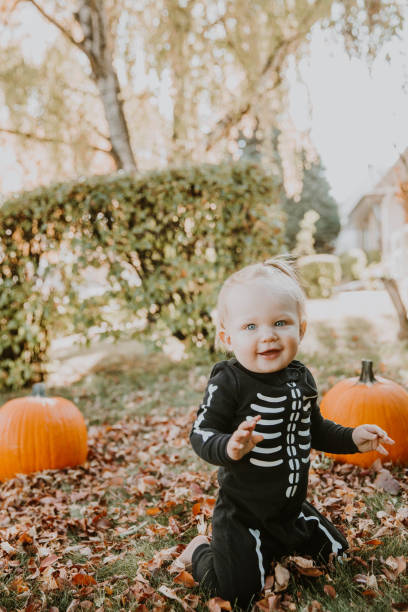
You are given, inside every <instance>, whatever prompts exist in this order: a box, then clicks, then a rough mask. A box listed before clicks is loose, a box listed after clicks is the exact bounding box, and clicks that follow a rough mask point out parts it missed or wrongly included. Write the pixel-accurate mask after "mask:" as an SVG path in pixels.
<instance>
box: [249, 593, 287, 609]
mask: <svg viewBox="0 0 408 612" xmlns="http://www.w3.org/2000/svg"><path fill="white" fill-rule="evenodd" d="M281 601H282V595H278V594H276V593H273V594H272V595H269V596H268V597H264V599H261V600H259V601H257V602H256V606H255V610H260V612H273V610H282V608H281Z"/></svg>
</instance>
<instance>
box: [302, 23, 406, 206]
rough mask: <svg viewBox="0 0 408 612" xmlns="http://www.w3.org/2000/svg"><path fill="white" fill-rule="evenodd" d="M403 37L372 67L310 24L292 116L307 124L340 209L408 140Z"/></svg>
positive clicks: (366, 186)
mask: <svg viewBox="0 0 408 612" xmlns="http://www.w3.org/2000/svg"><path fill="white" fill-rule="evenodd" d="M407 43H408V33H407V32H405V33H404V37H403V40H401V41H394V42H393V44H389V45H388V46H387V48H386V49H385V50H384V52H383V53H382V54H381V56H380V57H379V58H378V59H377V60H376V61H375V62H374V65H373V67H372V71H371V73H370V70H369V68H368V66H367V63H366V62H365V61H363V60H358V59H356V58H353V59H350V58H349V57H348V55H347V54H346V52H345V51H344V48H343V45H342V44H341V42H339V41H338V40H337V41H336V40H335V39H334V38H333V37H332V36H330V34H327V33H323V32H321V30H320V29H318V28H316V29H315V30H314V32H313V36H312V41H311V53H310V57H309V58H305V59H304V60H302V63H301V69H300V73H301V76H302V79H303V81H304V84H301V83H299V82H297V84H295V83H294V85H293V89H292V95H291V107H292V114H293V115H294V119H295V122H296V125H297V126H298V127H299V128H300V129H307V128H309V129H310V130H311V139H312V141H313V143H314V145H315V147H316V149H317V152H318V153H319V154H320V156H321V159H322V162H323V165H324V166H325V167H326V177H327V179H328V181H329V183H330V185H331V191H332V194H333V196H334V197H335V198H336V199H337V201H338V202H339V204H341V205H342V209H343V210H347V209H349V208H350V207H351V206H352V204H353V203H355V202H356V200H357V199H358V197H359V196H360V195H362V194H363V193H364V192H366V191H367V190H368V189H370V188H371V187H372V186H373V185H374V184H375V183H376V182H377V181H378V180H379V179H380V178H381V176H382V175H383V174H385V172H386V171H387V170H388V168H389V167H390V166H392V165H393V163H394V162H395V161H396V159H397V158H398V156H399V154H400V153H402V152H403V151H404V149H405V148H406V147H407V146H408V91H407V86H408V56H407V54H406V49H408V44H407ZM387 52H388V54H389V56H390V57H391V61H390V62H387V61H386V59H385V55H386V53H387ZM404 88H405V90H404Z"/></svg>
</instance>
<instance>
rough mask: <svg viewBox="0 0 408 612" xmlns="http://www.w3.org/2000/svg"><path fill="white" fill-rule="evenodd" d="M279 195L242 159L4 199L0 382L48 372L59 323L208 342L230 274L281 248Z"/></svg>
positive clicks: (0, 256)
mask: <svg viewBox="0 0 408 612" xmlns="http://www.w3.org/2000/svg"><path fill="white" fill-rule="evenodd" d="M278 193H279V185H278V184H277V182H276V181H275V179H274V178H273V177H272V176H270V175H268V174H266V173H265V171H264V170H263V169H262V167H261V166H259V165H256V164H248V163H247V164H243V163H239V164H225V165H221V166H211V165H202V166H197V167H184V168H175V169H168V170H164V171H161V172H152V173H148V174H146V175H143V176H138V175H127V174H120V173H119V174H117V175H112V176H99V177H92V178H88V179H83V180H80V181H77V182H72V183H64V184H57V185H53V186H51V187H49V188H42V189H37V190H35V191H32V192H27V193H23V194H21V195H19V196H18V197H15V198H13V199H11V200H9V201H7V202H5V203H4V204H3V206H2V207H1V208H0V224H1V227H2V233H1V236H0V274H1V275H0V287H1V289H2V291H1V293H0V296H1V297H0V309H1V310H0V312H1V314H0V319H1V330H2V331H1V335H0V364H1V366H2V373H1V375H0V386H7V387H16V386H20V385H22V384H25V383H31V382H33V381H35V380H38V379H39V378H41V377H42V375H43V373H44V363H45V362H46V357H47V349H48V346H49V342H50V338H51V335H52V331H53V330H54V329H57V328H58V329H59V330H61V326H62V321H64V322H68V323H69V325H70V329H69V331H70V332H73V331H75V332H79V333H82V334H84V335H85V336H89V333H90V332H91V331H92V330H95V328H97V329H98V330H99V331H102V332H103V334H104V335H119V334H120V333H121V332H122V331H123V330H124V329H126V328H128V327H129V326H131V327H132V329H140V327H141V326H143V325H145V326H147V329H146V332H147V333H148V334H149V335H150V336H151V337H153V338H154V339H155V342H156V343H157V344H160V342H161V341H162V338H163V336H166V335H169V334H173V335H174V336H176V337H177V338H179V339H181V340H185V341H186V342H191V343H193V344H195V345H201V346H207V347H210V346H212V333H213V323H212V320H211V309H212V308H213V306H214V303H215V293H216V292H217V289H218V287H219V285H220V284H221V282H222V281H223V279H224V278H225V276H226V275H227V274H229V273H230V272H231V271H233V270H234V269H236V268H237V267H239V266H242V265H244V264H245V263H247V262H252V261H255V260H260V259H263V258H266V257H270V256H271V255H273V254H276V253H277V252H279V251H280V250H281V247H282V244H283V231H284V216H283V213H282V211H281V210H280V208H279V206H277V205H276V204H274V203H276V202H277V200H278V197H279V196H278ZM97 275H100V276H101V277H102V281H101V283H100V284H99V285H98V286H95V283H93V286H92V287H89V285H87V281H86V278H88V279H89V276H91V278H92V277H96V276H97ZM91 289H92V290H91ZM153 332H154V333H153Z"/></svg>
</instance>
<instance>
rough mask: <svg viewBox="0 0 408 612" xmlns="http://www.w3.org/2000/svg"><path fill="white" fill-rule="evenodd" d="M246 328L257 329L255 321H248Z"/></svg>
mask: <svg viewBox="0 0 408 612" xmlns="http://www.w3.org/2000/svg"><path fill="white" fill-rule="evenodd" d="M245 329H249V330H253V329H256V325H255V323H248V325H247V326H246V328H245Z"/></svg>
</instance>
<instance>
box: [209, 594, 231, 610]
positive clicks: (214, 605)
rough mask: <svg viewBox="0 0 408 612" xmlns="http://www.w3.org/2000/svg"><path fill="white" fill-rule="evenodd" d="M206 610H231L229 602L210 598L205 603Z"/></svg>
mask: <svg viewBox="0 0 408 612" xmlns="http://www.w3.org/2000/svg"><path fill="white" fill-rule="evenodd" d="M207 608H208V609H209V611H210V612H221V610H228V611H229V612H230V611H231V610H232V608H231V604H230V602H229V601H226V600H225V599H221V597H212V598H211V599H209V600H208V601H207Z"/></svg>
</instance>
